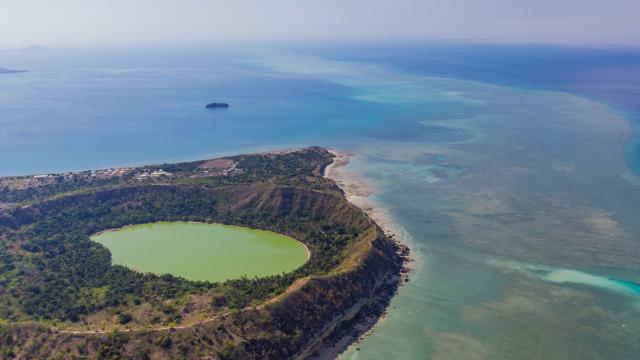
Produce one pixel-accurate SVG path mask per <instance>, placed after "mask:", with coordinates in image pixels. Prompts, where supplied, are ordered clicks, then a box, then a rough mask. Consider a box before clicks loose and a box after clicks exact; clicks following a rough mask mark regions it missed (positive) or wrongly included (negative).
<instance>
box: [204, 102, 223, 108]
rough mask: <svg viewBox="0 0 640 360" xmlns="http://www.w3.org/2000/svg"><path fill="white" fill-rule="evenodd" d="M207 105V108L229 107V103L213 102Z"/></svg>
mask: <svg viewBox="0 0 640 360" xmlns="http://www.w3.org/2000/svg"><path fill="white" fill-rule="evenodd" d="M205 107H206V108H207V109H217V108H228V107H229V104H227V103H217V102H212V103H209V104H207V106H205Z"/></svg>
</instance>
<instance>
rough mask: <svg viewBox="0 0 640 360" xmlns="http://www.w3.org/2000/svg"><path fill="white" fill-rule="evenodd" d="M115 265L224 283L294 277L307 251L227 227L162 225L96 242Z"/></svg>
mask: <svg viewBox="0 0 640 360" xmlns="http://www.w3.org/2000/svg"><path fill="white" fill-rule="evenodd" d="M92 240H94V241H96V242H98V243H100V244H102V245H104V246H105V247H106V248H108V249H109V250H110V251H111V255H112V261H113V263H114V264H118V265H124V266H127V267H129V268H131V269H134V270H137V271H141V272H151V273H155V274H172V275H175V276H181V277H184V278H186V279H189V280H200V281H212V282H215V281H225V280H228V279H237V278H240V277H242V276H247V277H250V278H252V277H254V276H258V277H262V276H268V275H277V274H281V273H283V272H289V271H292V270H294V269H296V268H297V267H299V266H301V265H302V264H304V263H305V261H306V260H307V252H306V249H305V247H304V245H303V244H302V243H300V242H298V241H296V240H294V239H292V238H290V237H288V236H284V235H281V234H277V233H274V232H270V231H265V230H256V229H249V228H245V227H239V226H230V225H222V224H204V223H187V222H161V223H153V224H142V225H135V226H129V227H126V228H123V229H120V230H116V231H107V232H103V233H101V234H98V235H95V236H93V237H92Z"/></svg>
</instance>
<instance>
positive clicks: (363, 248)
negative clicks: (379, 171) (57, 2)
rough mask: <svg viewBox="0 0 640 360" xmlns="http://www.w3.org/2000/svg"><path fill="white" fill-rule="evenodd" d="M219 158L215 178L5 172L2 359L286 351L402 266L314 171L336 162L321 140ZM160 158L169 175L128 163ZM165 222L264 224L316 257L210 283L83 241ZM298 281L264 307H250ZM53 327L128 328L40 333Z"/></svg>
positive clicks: (182, 168) (186, 166) (181, 173)
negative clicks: (40, 176) (138, 264)
mask: <svg viewBox="0 0 640 360" xmlns="http://www.w3.org/2000/svg"><path fill="white" fill-rule="evenodd" d="M228 159H231V160H233V162H234V163H235V164H237V166H236V168H237V169H235V170H234V169H231V170H230V171H228V172H227V173H225V174H222V175H221V174H219V173H215V174H214V175H213V176H212V175H211V172H208V170H204V169H203V164H204V163H205V162H204V161H199V162H190V163H181V164H173V165H171V164H165V165H162V166H152V167H141V168H136V169H131V170H129V171H128V172H127V174H125V175H123V176H118V177H111V178H103V179H96V178H95V177H93V176H91V175H88V174H90V173H87V172H84V173H78V174H79V175H73V176H65V177H62V178H61V180H55V178H53V179H54V180H51V181H47V182H46V183H45V184H41V183H38V184H36V185H33V186H25V185H24V184H25V183H24V182H20V181H21V180H20V178H5V179H0V184H3V185H2V186H4V187H3V190H2V191H1V192H0V202H4V203H18V204H14V205H13V206H11V207H9V208H6V209H4V210H0V318H1V319H2V320H4V322H6V323H7V324H6V325H2V326H0V351H3V354H7V355H6V356H5V355H3V357H2V358H4V357H6V358H10V357H11V356H12V355H11V354H14V355H15V356H18V357H28V358H47V357H50V356H53V355H52V354H55V353H62V352H66V353H67V354H68V356H63V358H74V357H77V356H85V355H84V354H88V355H86V356H89V357H95V358H119V357H126V358H144V356H145V355H146V354H149V353H150V352H152V351H162V353H163V354H165V355H166V358H179V357H181V356H186V354H190V356H195V354H196V353H199V354H201V355H202V356H204V355H206V354H210V353H211V352H212V351H215V352H217V353H218V356H219V357H221V358H234V357H238V358H287V357H291V356H293V355H294V353H295V352H297V351H300V350H301V349H303V348H304V347H305V346H306V345H307V344H308V342H309V340H310V339H311V338H312V337H313V336H314V334H315V333H317V331H319V330H320V329H322V328H323V327H324V326H325V325H326V323H327V322H328V321H331V319H333V318H334V317H335V314H338V313H341V312H343V311H345V310H346V309H348V308H349V307H351V306H353V305H354V304H357V303H358V301H360V300H362V299H365V298H368V297H369V296H371V294H372V292H373V291H375V289H377V288H378V286H379V285H380V283H381V281H382V279H384V278H386V277H388V276H390V275H392V274H394V273H397V272H398V271H399V268H400V266H401V261H400V259H399V257H398V256H397V255H396V253H397V251H398V249H397V247H396V245H395V244H394V243H392V242H390V241H388V240H387V239H386V238H385V237H384V236H383V234H382V233H381V232H380V231H379V229H378V228H377V227H376V226H375V225H374V224H373V223H372V222H371V221H370V220H369V219H368V217H366V216H365V215H364V214H363V213H362V211H360V210H359V209H357V208H355V207H354V206H352V205H350V204H349V203H348V202H347V201H346V200H345V198H344V196H343V195H342V193H341V192H340V190H339V189H338V188H337V187H336V185H335V184H334V183H333V182H332V181H331V180H327V179H324V178H322V177H321V176H320V174H321V171H322V169H323V168H324V166H326V165H327V164H328V163H330V161H331V155H330V154H329V153H328V152H327V151H326V150H324V149H321V148H309V149H305V150H301V151H297V152H291V153H284V154H262V155H242V156H236V157H231V158H228ZM158 168H162V169H163V170H164V171H166V172H168V173H170V174H171V175H170V176H164V175H163V176H159V177H153V178H147V177H144V178H143V177H141V176H139V175H136V174H140V173H141V172H142V173H144V172H145V171H153V170H154V169H158ZM15 184H19V185H17V186H16V185H15ZM161 221H172V222H174V221H194V222H204V223H221V224H230V225H238V226H245V227H251V228H256V229H263V230H269V231H273V232H276V233H281V234H284V235H287V236H290V237H292V238H294V239H297V240H299V241H302V242H303V243H305V244H306V245H307V246H308V247H309V248H310V250H311V253H312V256H311V258H310V259H309V261H307V262H306V263H305V264H304V265H303V266H301V267H299V268H297V269H296V270H294V271H292V272H289V273H286V274H281V275H275V276H268V277H263V278H251V279H250V278H241V279H236V280H230V281H226V282H224V283H210V282H198V281H189V280H186V279H183V278H179V277H175V276H172V275H153V274H142V273H139V272H136V271H132V270H129V269H128V268H125V267H123V266H119V265H113V264H112V262H111V255H110V253H109V251H108V250H107V249H106V248H105V247H104V246H102V245H101V244H99V243H97V242H94V241H91V239H90V236H91V235H92V234H95V233H98V232H100V231H103V230H107V229H114V228H119V227H122V226H126V225H131V224H144V223H152V222H161ZM296 280H298V282H296V284H298V285H295V286H292V289H293V290H290V292H289V293H287V294H286V295H285V296H281V297H278V299H277V300H276V301H272V302H270V303H269V304H268V306H266V307H265V308H263V309H256V310H251V311H248V309H246V307H247V306H257V305H259V304H262V303H264V302H265V301H267V300H269V299H272V298H274V297H276V296H277V295H279V294H282V293H284V292H285V291H286V290H287V289H288V288H289V287H290V286H291V285H292V284H293V283H294V282H295V281H296ZM240 309H243V311H237V310H240ZM234 311H236V312H234ZM230 312H231V314H232V315H233V316H224V317H221V318H220V320H219V321H211V322H207V323H203V324H200V325H197V324H198V321H200V320H202V319H205V318H209V317H212V316H215V315H216V314H229V313H230ZM25 321H30V322H32V323H30V325H25V324H29V323H25ZM21 324H22V325H21ZM194 324H196V326H195V327H189V326H191V325H194ZM178 325H181V326H187V327H186V328H185V329H186V330H182V331H174V332H170V333H171V334H170V336H169V334H167V331H166V330H163V331H154V330H153V329H154V328H155V327H163V326H164V327H167V328H168V327H172V326H176V327H177V326H178ZM50 326H55V327H58V328H62V329H65V328H66V329H76V330H85V329H86V330H91V329H110V328H113V329H116V328H118V327H120V328H122V327H128V328H129V327H130V328H133V329H137V330H136V331H134V332H131V333H116V334H114V336H110V337H108V338H104V337H95V336H92V335H91V332H90V331H88V332H87V333H86V335H85V336H80V337H77V336H76V337H71V338H70V337H68V336H67V337H65V335H64V333H60V334H59V336H53V335H51V334H49V335H48V337H46V338H45V337H44V334H47V333H49V331H48V330H47V329H48V328H49V327H50ZM144 329H147V330H144ZM231 333H234V334H243V335H242V338H238V336H237V335H235V336H231V335H230V334H231ZM59 337H61V338H59ZM56 339H57V340H56ZM80 339H81V340H82V342H80ZM54 340H55V341H54ZM52 341H53V342H52ZM42 343H47V344H49V345H47V346H46V347H42V346H40V345H41V344H42ZM38 344H40V345H38ZM154 349H155V350H154ZM158 349H159V350H158ZM17 354H19V355H17ZM139 356H142V357H139Z"/></svg>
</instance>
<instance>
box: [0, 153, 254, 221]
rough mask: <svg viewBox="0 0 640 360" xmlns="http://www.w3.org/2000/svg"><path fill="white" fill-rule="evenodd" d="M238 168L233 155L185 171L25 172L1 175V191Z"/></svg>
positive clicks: (233, 172) (156, 168) (222, 173)
mask: <svg viewBox="0 0 640 360" xmlns="http://www.w3.org/2000/svg"><path fill="white" fill-rule="evenodd" d="M242 172H243V171H242V169H239V168H238V162H236V161H234V160H231V159H224V158H221V159H212V160H206V161H204V162H203V163H202V164H201V165H200V166H198V167H197V168H196V169H195V170H193V171H190V173H188V174H185V173H184V172H180V173H178V172H171V171H168V170H166V169H165V168H164V167H163V166H162V165H152V166H144V167H119V168H108V169H101V170H90V171H89V170H85V171H75V172H65V173H51V174H37V175H22V176H6V177H0V191H2V190H25V189H30V188H40V187H44V186H48V185H52V184H56V183H58V184H61V183H74V182H86V181H90V182H93V181H103V182H107V183H109V182H110V180H116V181H117V180H119V179H121V180H126V181H139V182H149V181H161V180H162V179H166V178H172V177H174V176H185V175H187V176H189V177H217V176H233V175H236V174H240V173H242ZM10 205H11V204H10V203H2V202H0V209H2V208H6V207H9V206H10Z"/></svg>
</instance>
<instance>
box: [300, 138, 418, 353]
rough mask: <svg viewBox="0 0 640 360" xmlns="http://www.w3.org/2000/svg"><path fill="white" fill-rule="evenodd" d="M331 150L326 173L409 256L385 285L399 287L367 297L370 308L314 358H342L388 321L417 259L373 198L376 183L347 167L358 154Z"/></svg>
mask: <svg viewBox="0 0 640 360" xmlns="http://www.w3.org/2000/svg"><path fill="white" fill-rule="evenodd" d="M327 150H328V151H329V152H330V153H331V154H332V155H333V156H334V161H333V162H332V163H331V164H329V165H327V167H326V168H325V169H324V173H323V176H324V177H326V178H329V179H331V180H333V181H335V182H336V184H338V186H339V187H340V189H342V191H344V193H345V197H346V198H347V200H349V202H351V203H352V204H354V205H356V206H358V207H359V208H360V209H362V210H363V211H364V212H366V213H367V215H368V216H369V217H370V218H371V219H373V221H375V222H376V223H377V224H378V225H379V226H380V228H381V229H382V230H383V231H384V232H385V234H387V236H389V237H390V238H392V239H394V240H395V241H396V242H397V243H398V244H399V245H400V248H401V249H404V251H405V254H404V255H403V256H404V257H405V259H406V260H405V265H404V269H403V271H402V272H401V274H400V275H395V276H393V277H391V278H389V279H387V283H386V284H385V286H384V287H385V288H387V289H395V290H393V291H392V292H388V291H381V292H380V293H378V294H376V295H375V296H374V297H372V298H371V299H370V300H369V301H367V302H366V304H365V303H363V304H361V305H360V306H359V307H358V309H357V310H361V309H366V310H363V311H361V312H360V313H356V312H354V313H353V314H351V317H350V318H349V319H347V322H349V323H351V324H352V327H353V329H351V330H346V329H345V330H344V331H343V332H341V333H340V335H337V336H335V335H334V336H331V340H332V341H331V344H330V345H329V344H323V345H322V346H321V347H320V348H318V350H317V352H316V354H314V356H311V357H310V358H311V359H314V360H330V359H337V358H340V355H341V354H342V353H343V352H344V351H345V350H347V349H348V348H349V346H350V345H352V344H357V343H359V342H360V340H361V339H363V338H365V337H367V336H368V335H369V334H370V333H371V331H373V329H375V327H376V325H377V324H380V323H381V322H382V321H384V320H385V318H386V316H387V310H386V309H387V307H388V305H389V302H390V300H391V297H392V296H393V295H394V294H395V292H396V291H397V288H398V285H400V286H401V285H402V284H403V283H404V282H405V280H407V274H408V272H409V269H410V268H409V266H408V265H409V264H410V263H411V262H412V261H413V259H411V258H410V257H408V247H407V246H406V244H404V243H403V242H400V241H399V240H398V239H397V237H396V234H403V233H404V232H403V231H402V230H401V229H400V228H399V227H398V226H397V225H396V224H395V223H394V221H393V219H392V217H391V216H390V215H389V213H388V211H386V209H384V208H383V207H381V206H380V205H379V204H376V203H375V202H374V201H372V200H371V199H370V196H371V194H373V193H374V189H373V187H372V186H371V185H370V184H369V183H367V182H366V181H365V179H363V178H362V177H361V176H360V175H358V174H356V173H354V172H352V171H349V170H348V169H347V168H346V165H347V164H348V163H349V161H350V159H352V158H353V157H354V156H355V155H354V154H352V153H350V152H346V151H338V150H335V149H327Z"/></svg>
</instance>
